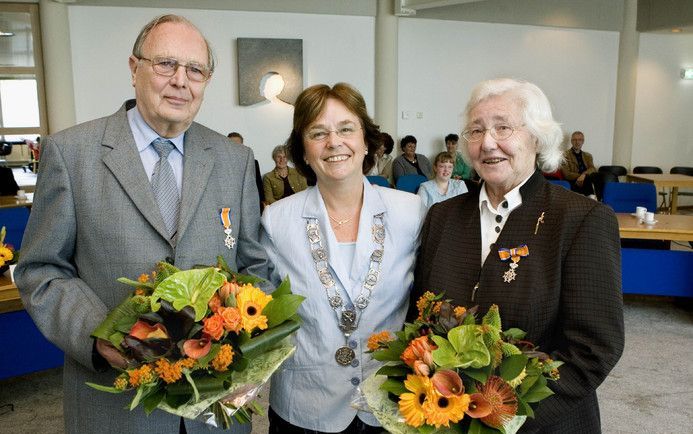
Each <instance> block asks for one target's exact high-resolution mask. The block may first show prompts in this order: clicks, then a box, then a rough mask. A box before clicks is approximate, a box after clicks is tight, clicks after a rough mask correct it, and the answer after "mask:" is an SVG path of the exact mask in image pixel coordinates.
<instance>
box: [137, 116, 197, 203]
mask: <svg viewBox="0 0 693 434" xmlns="http://www.w3.org/2000/svg"><path fill="white" fill-rule="evenodd" d="M126 114H127V117H128V124H130V130H131V131H132V135H133V137H134V138H135V144H136V145H137V151H138V152H139V153H140V158H141V159H142V165H143V166H144V171H145V173H146V174H147V178H149V181H150V182H151V180H152V173H153V172H154V165H155V164H156V162H157V161H159V154H158V153H157V152H156V149H154V146H152V142H153V141H154V139H156V138H157V137H160V136H159V134H157V132H156V131H154V130H153V129H152V127H150V126H149V125H148V124H147V122H145V120H144V118H143V117H142V114H141V113H140V111H139V110H138V109H137V106H135V107H133V108H131V109H130V110H128V111H127V113H126ZM184 137H185V133H183V134H181V135H179V136H177V137H174V138H172V139H168V140H170V141H171V142H172V143H173V146H174V147H175V148H174V151H177V152H174V151H171V153H170V154H168V162H169V163H170V164H171V167H172V168H173V174H174V175H175V176H176V184H177V185H178V194H179V195H180V194H181V192H182V191H183V139H184Z"/></svg>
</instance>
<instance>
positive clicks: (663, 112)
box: [631, 33, 693, 173]
mask: <svg viewBox="0 0 693 434" xmlns="http://www.w3.org/2000/svg"><path fill="white" fill-rule="evenodd" d="M638 56H639V58H638V81H637V91H636V99H635V122H634V127H633V154H632V157H631V159H632V161H631V167H634V166H659V167H661V168H662V170H664V172H665V173H668V172H669V169H670V168H671V167H673V166H693V80H681V77H680V75H679V73H680V70H681V68H682V67H693V35H658V34H645V33H642V34H640V52H639V54H638Z"/></svg>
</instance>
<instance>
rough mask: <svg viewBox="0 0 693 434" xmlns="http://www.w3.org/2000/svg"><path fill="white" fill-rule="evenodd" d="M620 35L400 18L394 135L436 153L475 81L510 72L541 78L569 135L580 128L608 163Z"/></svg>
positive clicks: (456, 125) (599, 160)
mask: <svg viewBox="0 0 693 434" xmlns="http://www.w3.org/2000/svg"><path fill="white" fill-rule="evenodd" d="M618 38H619V34H618V33H616V32H608V31H595V30H574V29H556V28H548V27H535V26H524V25H512V24H488V23H471V22H455V21H437V20H427V19H416V20H412V19H401V20H400V23H399V103H398V104H399V115H400V116H399V124H398V131H397V134H398V136H399V137H400V138H401V137H402V136H404V135H406V134H413V135H414V136H416V138H417V139H418V147H417V152H420V153H422V154H425V155H428V156H429V157H433V156H435V154H436V153H438V152H439V151H441V150H443V138H444V137H445V135H446V134H447V133H451V132H455V133H459V131H460V130H461V122H462V118H461V115H462V113H463V111H464V107H465V105H466V102H467V99H468V98H469V94H470V92H471V89H472V87H473V86H474V85H475V84H477V83H478V82H479V81H482V80H486V79H490V78H496V77H503V76H510V77H515V78H523V79H526V80H529V81H531V82H533V83H535V84H537V85H538V86H539V87H540V88H541V89H542V90H543V91H544V92H545V93H546V95H547V96H548V98H549V100H550V101H551V103H552V105H553V108H554V117H555V118H556V120H558V121H559V122H561V123H562V124H563V130H564V132H565V133H566V135H567V134H569V133H570V132H571V131H573V130H576V129H580V130H582V131H583V132H584V133H585V137H586V140H585V148H584V149H585V150H586V151H589V152H591V153H592V154H593V155H594V160H595V164H597V165H602V164H610V163H611V154H612V148H613V122H614V105H615V97H616V90H615V89H616V69H617V63H618ZM402 111H409V112H410V114H411V116H410V119H409V120H404V119H402ZM417 112H422V113H423V119H417V118H416V113H417Z"/></svg>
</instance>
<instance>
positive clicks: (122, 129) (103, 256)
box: [15, 15, 267, 434]
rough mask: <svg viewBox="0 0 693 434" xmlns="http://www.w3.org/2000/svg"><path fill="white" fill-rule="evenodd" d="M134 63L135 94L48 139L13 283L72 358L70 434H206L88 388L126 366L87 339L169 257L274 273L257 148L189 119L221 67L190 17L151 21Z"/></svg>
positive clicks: (182, 263) (240, 429) (197, 425)
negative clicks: (135, 282)
mask: <svg viewBox="0 0 693 434" xmlns="http://www.w3.org/2000/svg"><path fill="white" fill-rule="evenodd" d="M128 62H129V66H130V72H131V80H132V85H133V86H134V88H135V99H132V100H128V101H126V102H125V104H123V106H122V107H121V108H120V109H119V110H118V111H117V112H116V113H115V114H113V115H110V116H107V117H104V118H101V119H97V120H93V121H89V122H86V123H84V124H81V125H77V126H75V127H72V128H69V129H67V130H65V131H62V132H59V133H56V134H54V135H51V136H48V137H47V138H46V140H45V141H44V142H43V145H44V146H43V148H42V156H41V171H40V173H39V175H38V183H37V186H36V187H37V189H36V196H35V200H34V204H33V209H32V212H31V217H30V219H29V223H28V226H27V230H26V235H25V237H24V242H23V245H22V255H21V258H20V260H19V264H18V265H17V269H16V271H15V280H16V282H17V286H18V288H19V291H20V294H21V296H22V302H23V303H24V306H25V307H26V310H27V311H28V312H29V314H30V315H31V317H32V318H33V320H34V322H35V323H36V325H37V326H38V328H39V329H40V330H41V332H42V333H43V334H44V335H45V336H46V337H47V338H48V340H50V341H51V342H53V343H54V344H56V345H57V346H58V347H60V349H62V350H63V351H64V352H65V366H64V368H63V390H64V401H63V406H64V420H65V432H66V433H70V434H82V433H99V434H121V433H147V434H155V433H156V434H170V433H176V432H178V433H186V432H189V433H207V432H209V429H208V427H207V426H206V425H205V424H203V423H202V422H197V421H190V420H188V421H186V422H185V423H184V422H183V419H182V418H179V417H177V416H173V415H171V414H169V413H166V412H163V411H154V412H153V413H152V414H150V415H149V416H147V415H146V414H145V412H144V411H142V410H141V409H137V410H136V411H128V410H127V407H128V403H129V401H130V400H131V399H132V395H131V394H108V393H103V392H100V391H97V390H94V389H92V388H90V387H88V386H87V385H86V384H85V383H86V382H91V383H96V384H109V383H112V382H113V379H114V378H115V374H116V371H114V370H110V369H109V365H111V366H114V367H117V368H124V367H125V364H126V360H125V359H124V357H123V356H122V355H121V354H120V353H119V352H118V351H117V350H116V349H115V348H114V347H113V346H111V344H110V343H109V342H108V341H103V340H94V339H93V338H92V337H91V333H92V331H93V330H94V328H95V327H96V326H97V325H98V324H99V323H101V321H103V319H104V318H105V317H106V315H107V313H108V312H109V311H110V310H112V309H113V308H114V307H116V306H117V305H118V304H120V303H121V302H122V300H123V299H124V298H125V297H126V295H127V294H128V288H127V287H126V286H125V285H123V284H121V283H118V282H117V281H116V279H117V278H119V277H129V278H137V276H139V275H140V274H142V273H148V272H150V271H151V270H152V269H153V267H154V266H155V264H156V262H158V261H163V260H166V261H168V262H170V263H172V264H174V265H176V266H177V267H179V268H184V269H187V268H191V267H192V266H194V265H196V264H214V263H216V257H217V256H218V255H222V256H223V257H224V259H225V260H226V261H227V262H228V264H229V265H230V266H231V267H232V268H234V269H236V270H238V271H240V272H242V273H249V274H255V275H259V276H261V277H265V275H266V273H267V271H266V269H267V257H266V255H265V252H264V250H263V249H262V247H261V246H260V244H259V243H258V235H259V226H258V225H259V222H260V209H259V207H258V205H257V202H256V198H257V194H258V193H257V190H256V187H255V182H254V174H253V153H252V151H251V150H250V149H249V148H247V147H245V146H229V142H228V139H227V138H226V137H224V136H223V135H221V134H218V133H216V132H214V131H212V130H210V129H209V128H206V127H204V126H202V125H200V124H198V123H195V122H193V119H194V118H195V116H196V115H197V112H198V110H199V108H200V105H201V104H202V100H203V97H204V91H205V87H206V86H207V83H208V81H209V79H210V78H211V75H212V72H213V71H214V58H213V55H212V52H211V49H210V46H209V44H208V42H207V40H206V39H205V38H204V37H203V36H202V34H201V33H200V31H199V30H198V29H197V28H196V27H195V26H194V25H193V24H192V23H191V22H190V21H188V20H187V19H185V18H183V17H180V16H177V15H164V16H161V17H157V18H155V19H154V20H152V21H150V22H149V23H148V24H147V25H145V26H144V28H143V29H142V31H141V32H140V34H139V36H138V37H137V40H136V41H135V44H134V47H133V50H132V55H131V56H130V58H129V59H128ZM222 209H224V211H225V215H227V216H228V220H230V222H231V233H232V236H233V237H234V239H235V243H229V246H230V247H229V246H227V245H226V244H225V239H226V234H225V231H224V229H225V227H224V226H223V225H222V223H220V220H222V219H221V218H220V212H222ZM231 244H233V245H231ZM186 430H187V431H186ZM232 431H233V432H234V433H237V434H239V433H249V432H250V425H238V424H236V425H233V426H232ZM215 432H218V430H215Z"/></svg>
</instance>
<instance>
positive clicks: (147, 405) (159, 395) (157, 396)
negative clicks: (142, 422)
mask: <svg viewBox="0 0 693 434" xmlns="http://www.w3.org/2000/svg"><path fill="white" fill-rule="evenodd" d="M165 395H166V393H165V392H164V390H163V389H156V390H155V391H154V393H151V394H149V395H148V396H147V397H146V398H143V399H142V407H144V412H145V413H146V414H147V415H150V414H152V412H153V411H154V410H155V409H156V406H157V405H159V403H160V402H161V400H162V399H164V396H165Z"/></svg>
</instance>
